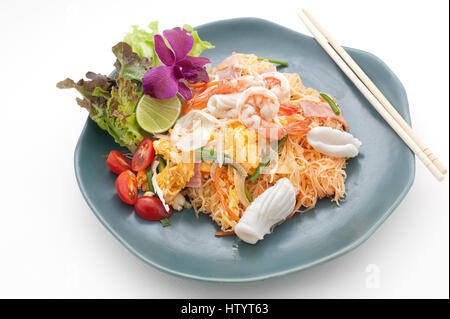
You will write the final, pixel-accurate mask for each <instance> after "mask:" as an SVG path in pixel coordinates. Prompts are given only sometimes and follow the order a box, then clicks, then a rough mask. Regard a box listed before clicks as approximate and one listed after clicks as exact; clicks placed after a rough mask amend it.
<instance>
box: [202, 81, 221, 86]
mask: <svg viewBox="0 0 450 319" xmlns="http://www.w3.org/2000/svg"><path fill="white" fill-rule="evenodd" d="M219 83H220V82H219V81H211V82H208V83H206V84H205V85H206V87H209V88H210V87H212V86H214V85H219Z"/></svg>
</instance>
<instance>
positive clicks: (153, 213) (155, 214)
mask: <svg viewBox="0 0 450 319" xmlns="http://www.w3.org/2000/svg"><path fill="white" fill-rule="evenodd" d="M134 209H135V210H136V213H137V214H138V215H139V216H140V217H141V218H143V219H146V220H161V219H164V218H167V217H169V216H170V215H172V212H173V209H172V207H170V210H169V212H167V211H166V209H165V208H164V206H163V203H162V202H161V200H160V199H159V198H157V197H151V196H142V197H139V198H138V199H137V201H136V203H135V204H134Z"/></svg>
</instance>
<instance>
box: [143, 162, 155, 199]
mask: <svg viewBox="0 0 450 319" xmlns="http://www.w3.org/2000/svg"><path fill="white" fill-rule="evenodd" d="M145 173H146V175H147V183H148V190H149V191H150V192H152V193H155V189H154V188H153V183H152V177H153V173H152V169H151V168H150V166H149V167H147V170H146V171H145Z"/></svg>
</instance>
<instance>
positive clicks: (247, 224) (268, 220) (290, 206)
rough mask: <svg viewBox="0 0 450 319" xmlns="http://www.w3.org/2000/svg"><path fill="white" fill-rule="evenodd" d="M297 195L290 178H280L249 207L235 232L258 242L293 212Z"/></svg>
mask: <svg viewBox="0 0 450 319" xmlns="http://www.w3.org/2000/svg"><path fill="white" fill-rule="evenodd" d="M295 195H296V191H295V188H294V186H293V185H292V183H291V181H290V180H289V179H287V178H282V179H280V180H278V181H277V182H276V183H275V185H273V186H271V187H269V188H268V189H266V190H265V191H264V192H263V193H262V194H261V195H259V196H258V197H257V198H256V199H255V200H254V201H253V202H252V203H251V204H250V206H248V207H247V209H246V210H245V212H244V215H243V216H242V218H241V219H240V220H239V223H238V224H237V225H236V227H235V228H234V232H235V234H236V235H237V236H238V237H239V238H240V239H242V240H243V241H245V242H246V243H249V244H256V243H257V242H258V240H262V239H263V238H264V236H265V235H266V234H269V233H270V232H271V231H272V229H273V227H275V226H276V225H278V224H280V223H281V222H283V221H284V220H285V219H286V217H288V216H289V214H290V213H292V211H293V210H294V207H295V201H296V199H295Z"/></svg>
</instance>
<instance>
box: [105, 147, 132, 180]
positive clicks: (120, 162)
mask: <svg viewBox="0 0 450 319" xmlns="http://www.w3.org/2000/svg"><path fill="white" fill-rule="evenodd" d="M106 165H108V167H109V169H110V170H111V171H112V172H113V173H116V174H117V175H118V174H120V173H122V172H123V171H126V170H128V169H131V163H130V160H129V159H128V158H126V157H125V155H123V154H122V153H120V152H119V151H111V152H109V155H108V159H107V160H106Z"/></svg>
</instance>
